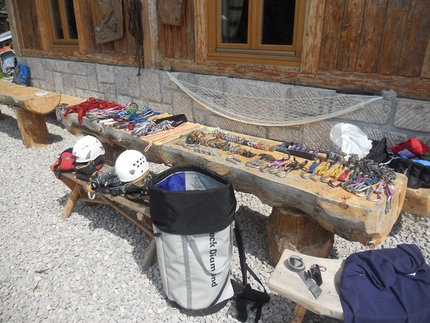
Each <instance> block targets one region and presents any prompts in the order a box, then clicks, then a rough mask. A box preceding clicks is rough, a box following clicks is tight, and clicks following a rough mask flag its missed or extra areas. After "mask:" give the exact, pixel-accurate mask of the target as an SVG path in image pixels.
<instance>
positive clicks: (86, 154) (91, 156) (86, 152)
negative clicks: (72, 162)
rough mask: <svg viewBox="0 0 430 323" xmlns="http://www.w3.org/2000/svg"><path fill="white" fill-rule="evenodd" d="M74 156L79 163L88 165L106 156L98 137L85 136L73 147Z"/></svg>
mask: <svg viewBox="0 0 430 323" xmlns="http://www.w3.org/2000/svg"><path fill="white" fill-rule="evenodd" d="M72 153H73V155H75V156H76V162H77V163H87V162H89V161H91V160H95V159H96V158H97V157H99V156H101V155H104V154H105V149H104V148H103V145H102V143H101V142H100V140H98V139H97V138H96V137H93V136H83V137H82V138H80V139H79V140H78V141H77V142H76V143H75V145H74V146H73V151H72Z"/></svg>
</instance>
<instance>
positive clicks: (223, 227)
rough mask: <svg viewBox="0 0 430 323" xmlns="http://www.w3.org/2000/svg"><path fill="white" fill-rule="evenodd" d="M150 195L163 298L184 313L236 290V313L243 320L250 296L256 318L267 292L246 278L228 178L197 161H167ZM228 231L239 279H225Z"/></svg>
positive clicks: (215, 305)
mask: <svg viewBox="0 0 430 323" xmlns="http://www.w3.org/2000/svg"><path fill="white" fill-rule="evenodd" d="M149 196H150V199H149V201H150V211H151V218H152V221H153V229H154V237H155V241H156V246H157V258H158V264H159V269H160V274H161V278H162V282H163V289H164V292H165V293H166V295H167V297H168V299H169V300H171V301H173V302H174V303H175V305H177V306H178V307H179V308H181V309H183V310H185V312H187V313H189V314H194V315H207V314H211V313H214V312H217V311H219V310H220V309H221V308H223V307H224V306H225V305H226V304H227V302H228V300H229V299H231V298H233V297H234V296H236V304H237V308H238V319H239V320H240V321H246V319H247V313H246V302H247V301H252V302H254V308H257V315H256V321H258V319H259V317H260V315H261V307H262V305H263V304H264V303H267V302H268V301H269V300H270V297H269V295H268V294H267V292H266V291H265V290H264V292H260V291H257V290H253V289H251V287H250V286H249V285H248V284H247V282H246V271H247V270H248V269H249V268H248V267H247V265H246V263H245V254H244V250H243V242H242V237H241V235H240V230H239V228H238V226H237V223H235V220H234V215H235V212H236V198H235V195H234V191H233V187H232V185H231V183H230V181H229V180H227V179H226V178H224V177H222V176H220V175H218V174H217V173H215V172H212V171H209V170H206V169H202V168H200V167H197V166H186V167H172V168H170V169H168V170H166V171H164V172H162V173H160V174H158V175H156V176H154V177H153V181H152V183H151V184H150V185H149ZM233 232H235V233H236V241H237V244H238V249H239V254H240V263H241V267H242V274H243V276H244V277H243V284H240V283H237V282H234V281H232V280H231V279H230V261H231V257H232V250H233V234H234V233H233ZM250 273H251V271H250ZM252 275H253V276H254V277H255V278H257V277H256V276H255V274H254V273H252ZM257 281H258V282H260V281H259V280H258V278H257ZM260 284H261V282H260ZM263 289H264V287H263Z"/></svg>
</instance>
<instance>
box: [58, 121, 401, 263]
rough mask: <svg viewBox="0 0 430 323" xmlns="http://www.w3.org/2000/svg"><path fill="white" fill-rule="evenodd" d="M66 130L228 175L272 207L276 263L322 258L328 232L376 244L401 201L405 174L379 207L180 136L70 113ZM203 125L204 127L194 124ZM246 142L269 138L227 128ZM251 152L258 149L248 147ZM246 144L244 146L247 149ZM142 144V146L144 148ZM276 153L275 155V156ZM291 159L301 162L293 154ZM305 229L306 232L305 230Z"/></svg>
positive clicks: (270, 255) (109, 145)
mask: <svg viewBox="0 0 430 323" xmlns="http://www.w3.org/2000/svg"><path fill="white" fill-rule="evenodd" d="M62 122H63V124H64V125H65V126H66V127H67V129H68V130H69V131H70V132H72V133H78V132H81V133H86V134H90V135H93V136H96V137H97V138H99V139H100V141H101V142H102V143H104V145H105V149H106V150H108V149H109V148H110V149H113V150H116V149H121V150H124V149H136V150H138V151H141V152H144V154H145V156H146V158H147V159H148V161H150V162H153V163H159V164H163V163H164V164H173V165H177V166H185V165H197V166H201V167H204V168H208V169H210V170H213V171H215V172H217V173H219V174H221V175H224V176H226V177H228V178H229V179H230V180H231V182H232V184H233V187H234V189H235V190H237V191H240V192H245V193H251V194H253V195H255V196H257V197H258V198H259V199H260V200H261V201H262V202H263V203H265V204H267V205H269V206H271V207H272V213H271V214H270V216H269V219H268V226H267V230H268V239H269V253H268V260H269V262H270V263H271V264H276V263H277V262H278V260H279V257H280V256H281V254H282V252H283V250H284V249H286V248H288V249H295V250H297V251H299V252H302V253H306V254H309V255H312V256H318V257H326V256H327V255H328V253H329V252H330V250H331V248H332V244H333V240H334V234H338V235H339V236H341V237H343V238H345V239H347V240H350V241H358V242H361V243H362V244H363V245H365V246H369V247H372V246H376V245H378V244H380V243H381V242H382V241H383V240H384V239H385V237H386V236H387V235H388V234H389V232H390V230H391V228H392V226H393V225H394V223H395V222H396V220H397V218H398V216H399V214H400V211H401V209H402V206H403V201H404V197H405V193H406V181H407V178H406V176H404V175H401V174H399V175H398V176H397V179H396V180H395V183H394V184H395V192H396V194H395V197H394V199H393V201H392V208H391V211H390V212H385V206H386V204H385V201H386V196H382V199H381V201H380V202H377V203H376V202H372V201H368V200H367V199H366V198H363V197H358V196H355V195H354V194H352V193H350V192H347V191H345V190H343V189H342V188H336V189H332V188H330V187H329V186H328V185H327V184H326V183H321V182H314V181H312V180H309V179H308V180H306V179H303V178H302V177H301V176H300V172H299V171H292V172H291V173H289V174H288V176H286V177H285V178H280V177H277V176H275V175H273V174H269V173H263V172H260V170H259V169H255V168H251V167H246V166H245V163H246V161H248V160H249V158H246V157H243V156H237V155H235V156H237V158H238V159H239V160H240V161H241V163H240V164H234V163H230V162H228V161H227V160H226V159H227V157H228V156H231V155H229V154H228V153H227V152H224V151H221V150H219V149H217V154H216V155H207V154H202V153H198V152H195V151H193V150H190V149H187V148H186V147H184V146H183V143H184V142H185V136H186V134H188V133H186V134H185V133H184V135H183V137H180V138H178V137H177V136H176V137H173V138H172V139H171V140H168V141H165V142H164V143H162V144H159V145H152V147H151V148H150V149H149V150H148V149H147V148H148V145H149V143H150V142H151V140H150V139H149V138H148V137H138V136H133V135H132V134H131V133H130V132H128V131H124V130H120V129H115V128H113V127H111V126H107V125H104V124H102V123H98V122H96V121H92V120H90V119H88V118H86V117H84V118H83V121H82V123H81V124H80V123H79V122H78V119H77V115H76V114H69V115H68V116H67V117H64V118H63V119H62ZM200 127H201V129H205V127H204V126H200ZM229 133H231V134H233V135H237V136H241V137H244V138H245V139H248V140H251V141H258V142H263V143H264V144H268V145H276V144H278V143H277V142H275V141H270V140H265V139H261V138H256V137H251V136H246V135H244V134H239V133H234V132H229ZM248 148H249V150H250V151H253V152H255V153H256V154H259V153H262V151H261V150H258V149H254V148H251V147H248ZM248 148H247V149H248ZM145 149H146V151H145ZM278 157H279V155H278ZM297 160H299V161H303V160H304V159H301V158H299V157H297ZM309 232H311V233H312V234H309Z"/></svg>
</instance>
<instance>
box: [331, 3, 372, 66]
mask: <svg viewBox="0 0 430 323" xmlns="http://www.w3.org/2000/svg"><path fill="white" fill-rule="evenodd" d="M365 3H366V2H365V0H346V2H345V13H344V15H343V22H342V24H343V26H342V31H341V33H340V44H339V56H338V61H337V69H338V70H340V71H354V70H355V66H356V62H357V54H358V46H359V38H360V32H361V27H362V24H363V14H364V5H365Z"/></svg>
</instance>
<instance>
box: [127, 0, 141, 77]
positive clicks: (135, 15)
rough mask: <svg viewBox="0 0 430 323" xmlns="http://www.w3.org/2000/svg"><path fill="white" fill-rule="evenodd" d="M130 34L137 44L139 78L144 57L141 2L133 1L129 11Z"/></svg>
mask: <svg viewBox="0 0 430 323" xmlns="http://www.w3.org/2000/svg"><path fill="white" fill-rule="evenodd" d="M128 17H129V22H128V32H129V33H130V35H131V36H133V37H134V40H135V44H136V56H135V60H136V62H137V63H138V64H139V71H138V72H137V76H140V68H141V66H142V58H141V57H142V56H143V28H142V3H141V2H140V0H131V1H130V9H129V10H128Z"/></svg>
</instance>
